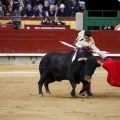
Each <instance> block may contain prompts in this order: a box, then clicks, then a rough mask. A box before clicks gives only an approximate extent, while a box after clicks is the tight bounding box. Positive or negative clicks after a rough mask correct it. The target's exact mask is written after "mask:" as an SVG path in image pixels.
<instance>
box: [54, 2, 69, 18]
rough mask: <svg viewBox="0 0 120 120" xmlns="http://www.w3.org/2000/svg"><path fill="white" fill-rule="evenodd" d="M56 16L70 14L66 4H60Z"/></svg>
mask: <svg viewBox="0 0 120 120" xmlns="http://www.w3.org/2000/svg"><path fill="white" fill-rule="evenodd" d="M56 16H59V17H66V16H69V14H68V11H67V10H66V9H65V5H64V4H61V5H60V8H59V9H58V11H57V14H56Z"/></svg>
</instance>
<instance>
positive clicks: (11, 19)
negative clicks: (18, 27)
mask: <svg viewBox="0 0 120 120" xmlns="http://www.w3.org/2000/svg"><path fill="white" fill-rule="evenodd" d="M6 24H14V22H13V17H10V19H9V22H7V23H6Z"/></svg>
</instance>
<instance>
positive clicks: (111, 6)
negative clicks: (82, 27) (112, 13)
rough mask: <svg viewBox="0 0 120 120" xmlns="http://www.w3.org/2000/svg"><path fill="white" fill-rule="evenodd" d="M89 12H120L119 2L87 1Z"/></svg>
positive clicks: (111, 0)
mask: <svg viewBox="0 0 120 120" xmlns="http://www.w3.org/2000/svg"><path fill="white" fill-rule="evenodd" d="M86 9H87V10H120V2H118V0H86Z"/></svg>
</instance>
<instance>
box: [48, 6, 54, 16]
mask: <svg viewBox="0 0 120 120" xmlns="http://www.w3.org/2000/svg"><path fill="white" fill-rule="evenodd" d="M47 16H50V17H55V16H56V11H55V5H50V9H49V11H48V12H47Z"/></svg>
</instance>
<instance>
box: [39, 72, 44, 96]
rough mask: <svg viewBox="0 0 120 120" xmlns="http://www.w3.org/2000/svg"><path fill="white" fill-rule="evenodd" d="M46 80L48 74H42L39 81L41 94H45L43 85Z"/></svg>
mask: <svg viewBox="0 0 120 120" xmlns="http://www.w3.org/2000/svg"><path fill="white" fill-rule="evenodd" d="M45 80H46V75H45V74H44V75H41V78H40V80H39V82H38V90H39V96H43V92H42V86H43V83H44V82H45Z"/></svg>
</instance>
